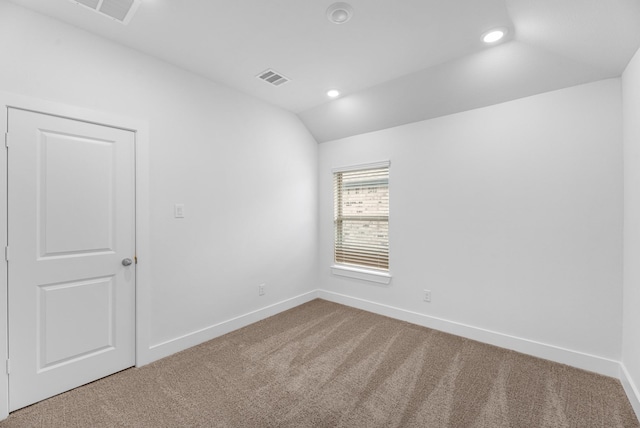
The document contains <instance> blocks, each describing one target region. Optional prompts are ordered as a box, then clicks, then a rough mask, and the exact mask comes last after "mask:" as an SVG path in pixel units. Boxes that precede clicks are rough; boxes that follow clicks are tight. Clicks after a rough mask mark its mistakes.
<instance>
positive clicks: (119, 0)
mask: <svg viewBox="0 0 640 428" xmlns="http://www.w3.org/2000/svg"><path fill="white" fill-rule="evenodd" d="M70 1H71V2H72V3H75V4H79V5H81V6H85V7H88V8H89V9H91V10H93V11H95V12H98V13H99V14H100V15H103V16H106V17H109V18H111V19H113V20H115V21H118V22H120V23H122V24H128V23H129V21H131V18H132V17H133V14H134V13H135V11H136V10H137V9H138V6H140V2H141V0H70Z"/></svg>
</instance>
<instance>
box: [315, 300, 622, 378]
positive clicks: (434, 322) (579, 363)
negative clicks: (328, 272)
mask: <svg viewBox="0 0 640 428" xmlns="http://www.w3.org/2000/svg"><path fill="white" fill-rule="evenodd" d="M318 297H319V298H321V299H324V300H329V301H331V302H335V303H340V304H343V305H346V306H351V307H354V308H358V309H362V310H365V311H369V312H373V313H376V314H379V315H384V316H387V317H390V318H395V319H398V320H402V321H406V322H410V323H412V324H417V325H421V326H423V327H428V328H432V329H434V330H439V331H443V332H445V333H450V334H454V335H456V336H462V337H465V338H468V339H472V340H477V341H479V342H483V343H487V344H490V345H494V346H498V347H501V348H506V349H511V350H513V351H517V352H521V353H523V354H527V355H532V356H534V357H538V358H544V359H546V360H550V361H555V362H557V363H561V364H566V365H569V366H573V367H577V368H579V369H583V370H588V371H592V372H595V373H599V374H603V375H605V376H611V377H615V378H618V376H619V367H620V363H619V362H618V361H615V360H611V359H608V358H603V357H598V356H596V355H591V354H587V353H583V352H579V351H573V350H570V349H565V348H561V347H559V346H554V345H548V344H546V343H540V342H536V341H533V340H529V339H523V338H520V337H515V336H510V335H507V334H503V333H499V332H495V331H491V330H486V329H483V328H478V327H473V326H470V325H466V324H462V323H458V322H455V321H449V320H445V319H441V318H436V317H432V316H429V315H424V314H420V313H417V312H412V311H407V310H405V309H400V308H396V307H393V306H389V305H383V304H381V303H376V302H371V301H368V300H363V299H358V298H355V297H350V296H346V295H344V294H338V293H333V292H330V291H325V290H318Z"/></svg>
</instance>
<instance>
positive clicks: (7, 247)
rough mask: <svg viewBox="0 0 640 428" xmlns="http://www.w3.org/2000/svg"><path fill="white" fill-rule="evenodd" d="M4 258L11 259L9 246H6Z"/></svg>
mask: <svg viewBox="0 0 640 428" xmlns="http://www.w3.org/2000/svg"><path fill="white" fill-rule="evenodd" d="M4 259H5V260H6V261H9V246H8V245H7V246H6V247H4Z"/></svg>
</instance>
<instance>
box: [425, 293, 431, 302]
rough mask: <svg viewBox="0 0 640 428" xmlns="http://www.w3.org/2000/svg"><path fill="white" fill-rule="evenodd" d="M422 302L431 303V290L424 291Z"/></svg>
mask: <svg viewBox="0 0 640 428" xmlns="http://www.w3.org/2000/svg"><path fill="white" fill-rule="evenodd" d="M424 301H425V302H431V290H424Z"/></svg>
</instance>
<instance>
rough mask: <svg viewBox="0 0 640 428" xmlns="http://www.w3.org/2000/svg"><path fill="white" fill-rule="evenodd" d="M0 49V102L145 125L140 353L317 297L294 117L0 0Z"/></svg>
mask: <svg viewBox="0 0 640 428" xmlns="http://www.w3.org/2000/svg"><path fill="white" fill-rule="evenodd" d="M0 52H2V66H1V67H0V91H7V92H13V93H19V94H23V95H27V96H32V97H37V98H42V99H47V100H52V101H56V102H60V103H65V104H70V105H74V106H81V107H84V108H87V109H93V110H98V111H106V112H113V113H117V114H119V115H130V116H133V117H136V118H139V119H142V120H145V121H147V122H148V124H149V140H150V144H149V145H150V159H149V162H150V164H149V165H150V167H149V169H150V176H149V181H150V195H149V197H150V207H149V208H150V234H151V240H150V242H149V248H150V250H151V252H150V257H147V259H146V260H145V259H144V258H143V259H141V260H140V262H141V264H146V265H145V266H146V272H151V277H150V278H149V279H150V281H149V283H150V302H149V304H150V319H148V320H145V324H146V325H149V326H150V332H149V334H150V336H149V337H150V340H149V344H150V345H157V344H161V343H164V342H167V341H171V340H173V339H176V338H180V337H182V336H184V335H189V334H191V333H194V332H198V331H200V330H201V329H206V328H208V327H210V326H212V325H216V324H218V323H221V322H224V321H227V320H230V319H232V318H234V317H238V316H241V315H244V314H247V313H249V312H252V311H255V310H259V309H261V308H265V307H267V306H269V305H273V304H276V303H278V302H282V301H284V300H287V299H290V298H292V297H295V296H298V295H300V294H303V293H305V292H308V291H310V290H315V289H316V288H317V283H316V281H317V268H316V266H317V265H316V258H317V257H316V255H317V242H316V241H317V227H316V225H317V144H316V142H315V140H314V139H313V138H312V137H311V136H310V134H309V133H308V131H307V130H306V128H305V127H304V126H303V125H302V124H301V122H300V121H299V120H298V118H297V117H296V116H294V115H293V114H290V113H288V112H285V111H283V110H280V109H278V108H275V107H272V106H270V105H267V104H265V103H263V102H261V101H258V100H257V99H254V98H251V97H249V96H246V95H243V94H240V93H238V92H236V91H234V90H231V89H229V88H226V87H224V86H221V85H218V84H215V83H212V82H210V81H208V80H205V79H203V78H201V77H198V76H196V75H193V74H191V73H188V72H186V71H183V70H181V69H179V68H176V67H173V66H171V65H168V64H166V63H164V62H161V61H159V60H156V59H153V58H151V57H148V56H145V55H142V54H140V53H138V52H136V51H133V50H130V49H127V48H124V47H121V46H119V45H116V44H113V43H111V42H108V41H106V40H104V39H101V38H98V37H95V36H93V35H91V34H89V33H87V32H84V31H81V30H78V29H76V28H73V27H71V26H68V25H66V24H62V23H60V22H58V21H55V20H52V19H49V18H46V17H44V16H41V15H38V14H35V13H33V12H30V11H28V10H26V9H23V8H21V7H18V6H15V5H13V4H11V3H9V2H7V1H4V0H0ZM175 203H183V204H185V211H186V218H185V219H174V218H173V205H174V204H175ZM260 283H266V284H267V293H266V295H265V296H263V297H258V291H257V290H258V288H257V287H258V284H260ZM202 337H204V336H198V338H196V340H199V338H202ZM188 344H189V343H188V341H185V342H181V343H179V344H177V345H176V344H174V345H173V347H168V348H166V351H162V350H160V351H158V352H157V353H156V354H155V355H156V356H161V355H162V354H166V353H170V352H171V351H174V350H176V349H177V348H181V347H184V346H186V345H188Z"/></svg>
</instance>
